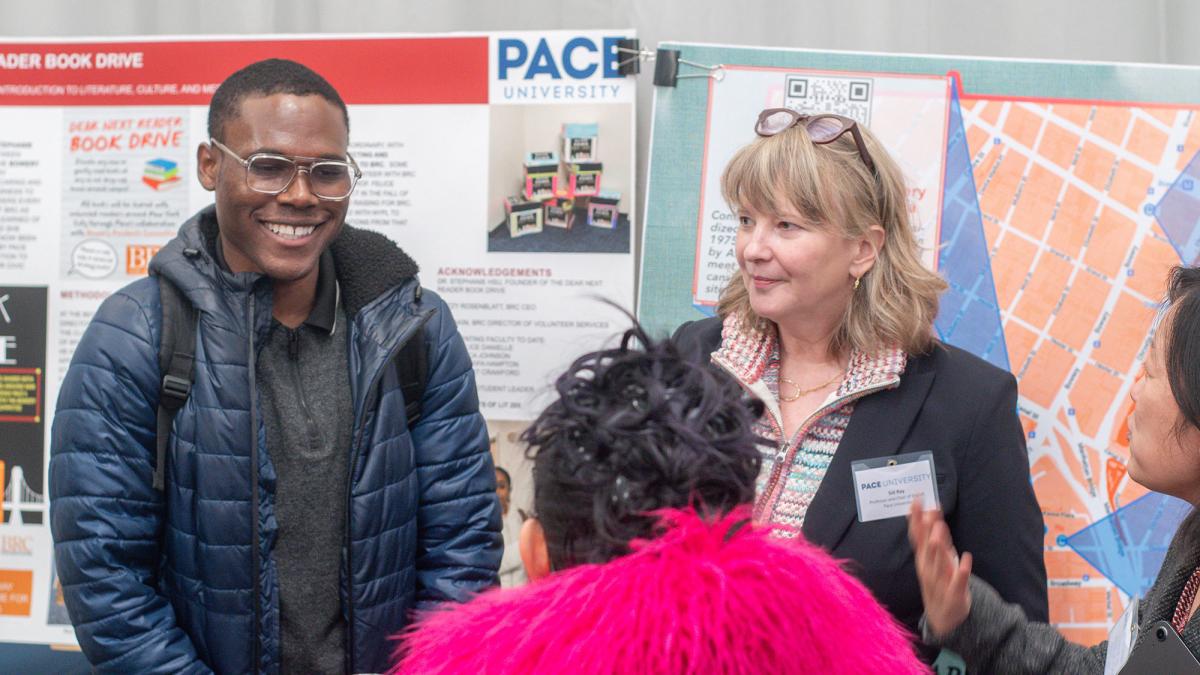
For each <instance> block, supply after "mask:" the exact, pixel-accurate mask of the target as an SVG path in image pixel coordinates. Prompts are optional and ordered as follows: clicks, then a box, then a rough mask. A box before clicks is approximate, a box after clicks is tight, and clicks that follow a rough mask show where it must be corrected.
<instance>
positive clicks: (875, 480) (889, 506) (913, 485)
mask: <svg viewBox="0 0 1200 675" xmlns="http://www.w3.org/2000/svg"><path fill="white" fill-rule="evenodd" d="M850 469H851V471H852V472H853V474H854V501H855V502H856V503H857V504H858V521H859V522H860V523H869V522H871V521H872V520H883V519H884V518H899V517H902V516H906V515H908V509H909V507H910V506H911V505H912V501H913V500H914V499H916V498H917V497H920V498H921V503H922V504H923V505H924V506H925V508H926V509H935V508H938V507H939V506H940V504H939V503H938V493H937V474H935V473H934V471H933V453H932V452H913V453H909V454H907V455H896V456H894V457H879V458H877V459H866V460H863V461H861V462H854V463H853V464H851V465H850Z"/></svg>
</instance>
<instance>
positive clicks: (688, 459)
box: [523, 327, 762, 570]
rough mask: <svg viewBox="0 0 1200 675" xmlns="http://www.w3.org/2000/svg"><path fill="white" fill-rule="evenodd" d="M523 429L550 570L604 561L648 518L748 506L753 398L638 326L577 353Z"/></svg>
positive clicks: (753, 468) (755, 463) (753, 472)
mask: <svg viewBox="0 0 1200 675" xmlns="http://www.w3.org/2000/svg"><path fill="white" fill-rule="evenodd" d="M555 388H556V390H557V393H558V400H556V401H555V402H554V403H552V404H550V406H549V407H547V408H546V409H545V410H544V411H543V412H542V414H541V415H539V416H538V418H537V420H536V421H534V423H533V424H532V425H531V426H530V427H529V428H528V429H527V430H526V431H525V433H524V435H523V440H524V441H525V442H526V443H528V444H529V455H530V457H531V458H532V459H533V460H534V469H533V476H534V510H535V513H536V517H537V519H538V521H539V522H540V524H541V527H542V528H543V530H544V532H545V540H546V548H547V551H548V553H549V562H550V567H551V568H552V569H555V570H559V569H565V568H567V567H571V566H574V565H580V564H584V563H601V562H606V561H608V560H611V559H612V558H615V557H618V556H621V555H624V554H625V553H628V552H629V542H630V541H632V540H634V539H639V538H648V537H651V536H653V534H654V532H655V528H656V523H657V520H658V519H657V516H656V515H654V514H653V512H654V511H657V510H660V509H667V508H682V507H688V506H695V507H696V508H697V509H698V510H700V511H701V513H704V514H711V515H714V516H719V515H721V514H724V513H726V512H728V511H729V510H731V509H733V508H734V507H736V506H738V505H742V504H748V503H751V502H752V501H753V500H754V481H755V478H756V476H757V475H758V470H759V465H760V462H761V458H760V455H759V450H758V448H757V446H756V443H757V440H758V439H757V437H756V436H755V434H754V431H753V426H754V422H755V420H757V419H758V417H759V415H760V414H761V410H762V408H761V406H762V404H761V402H759V401H757V400H756V399H749V398H747V397H746V396H744V395H743V393H742V390H741V388H740V387H739V385H738V384H737V383H736V382H735V381H734V380H733V379H732V378H730V377H729V376H727V375H725V374H724V373H721V372H719V371H716V370H714V369H713V368H711V367H709V366H706V365H702V364H696V363H692V362H689V361H687V360H686V359H684V358H683V356H682V355H681V354H680V353H679V351H678V349H676V347H675V345H674V344H673V343H671V342H670V341H661V342H660V341H655V340H652V339H650V338H649V337H648V336H647V335H646V334H645V333H644V332H643V331H642V329H641V328H640V327H634V328H631V329H630V330H628V331H626V332H625V334H624V336H623V338H622V340H621V342H620V344H619V346H617V347H615V348H612V349H605V350H601V351H597V352H592V353H589V354H585V355H583V356H581V357H580V358H579V359H577V360H576V361H575V362H574V363H573V364H572V365H571V367H570V368H568V369H567V371H566V372H565V373H563V374H562V375H561V376H560V377H559V378H558V380H557V382H556V384H555Z"/></svg>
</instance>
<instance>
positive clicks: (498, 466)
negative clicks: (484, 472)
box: [496, 464, 512, 489]
mask: <svg viewBox="0 0 1200 675" xmlns="http://www.w3.org/2000/svg"><path fill="white" fill-rule="evenodd" d="M496 470H497V471H499V472H500V473H502V474H504V480H506V481H508V487H509V488H510V489H511V488H512V476H510V475H508V472H507V471H505V470H504V467H502V466H500V465H499V464H497V465H496Z"/></svg>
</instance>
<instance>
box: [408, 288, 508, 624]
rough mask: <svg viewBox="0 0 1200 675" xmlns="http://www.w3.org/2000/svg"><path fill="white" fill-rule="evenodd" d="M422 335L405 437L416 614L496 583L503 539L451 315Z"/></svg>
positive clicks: (440, 316)
mask: <svg viewBox="0 0 1200 675" xmlns="http://www.w3.org/2000/svg"><path fill="white" fill-rule="evenodd" d="M425 297H426V298H427V299H428V300H427V301H428V302H432V303H434V304H435V307H436V311H435V313H434V315H433V318H432V319H430V321H429V323H428V324H427V325H426V328H425V339H426V341H427V346H428V355H429V356H428V358H429V380H428V383H427V385H426V387H425V397H424V399H423V403H422V409H423V410H424V413H423V415H422V417H421V419H420V421H419V422H417V424H416V427H415V428H414V429H413V430H412V436H413V444H414V446H415V448H416V458H417V480H418V481H419V483H420V489H421V496H420V505H419V507H418V508H419V510H418V514H417V528H418V534H417V537H418V545H417V605H418V608H423V607H428V606H430V605H433V604H436V603H439V602H443V601H446V600H455V601H459V602H461V601H464V600H466V599H467V598H469V597H470V596H471V595H472V594H474V593H477V592H479V591H482V590H484V589H486V588H488V587H489V586H495V585H497V584H498V583H499V579H498V577H497V575H496V571H497V570H498V569H499V568H500V557H501V553H502V551H503V546H504V544H503V539H502V538H501V536H500V505H499V501H498V500H497V498H496V474H495V470H494V469H493V467H492V457H491V454H490V452H489V451H488V435H487V427H486V425H485V424H484V421H483V415H481V414H480V412H479V396H478V394H477V393H476V391H475V371H474V370H472V368H471V357H470V356H469V355H468V354H467V347H466V344H465V343H464V342H463V339H462V336H461V335H459V333H458V328H457V327H456V326H455V323H454V318H453V317H452V316H451V315H450V309H449V308H448V307H446V305H445V303H443V302H442V301H441V300H440V299H439V298H437V296H436V295H435V294H433V293H430V292H426V294H425Z"/></svg>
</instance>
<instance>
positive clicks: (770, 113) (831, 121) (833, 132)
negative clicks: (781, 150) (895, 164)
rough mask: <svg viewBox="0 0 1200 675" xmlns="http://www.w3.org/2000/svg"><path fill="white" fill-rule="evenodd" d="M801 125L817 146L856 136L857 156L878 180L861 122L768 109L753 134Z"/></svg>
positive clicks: (762, 134)
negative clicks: (864, 139) (844, 137)
mask: <svg viewBox="0 0 1200 675" xmlns="http://www.w3.org/2000/svg"><path fill="white" fill-rule="evenodd" d="M798 124H799V125H801V126H803V127H804V130H805V131H807V132H808V137H809V138H810V139H812V142H813V143H814V144H815V145H826V144H828V143H832V142H834V141H836V140H837V139H839V138H841V137H842V135H843V134H845V133H846V132H850V135H851V136H853V137H854V145H855V146H856V147H857V148H858V156H859V157H861V158H862V162H863V164H865V165H866V167H867V168H868V169H870V170H871V173H872V174H875V176H876V177H878V176H879V173H878V172H877V171H876V170H875V162H874V161H873V160H872V159H871V154H870V153H868V152H867V144H866V143H865V142H864V141H863V137H862V133H861V132H860V131H859V130H858V122H855V121H854V120H852V119H850V118H849V117H842V116H841V115H834V114H828V113H827V114H822V115H802V114H800V113H798V112H796V111H795V110H792V109H791V108H767V109H766V110H764V111H762V112H760V113H759V114H758V122H756V123H755V124H754V133H756V134H758V135H759V136H774V135H775V134H780V133H783V132H785V131H787V130H788V129H791V128H792V127H794V126H796V125H798Z"/></svg>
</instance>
